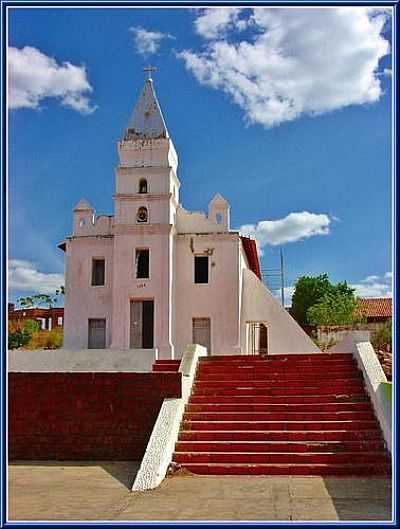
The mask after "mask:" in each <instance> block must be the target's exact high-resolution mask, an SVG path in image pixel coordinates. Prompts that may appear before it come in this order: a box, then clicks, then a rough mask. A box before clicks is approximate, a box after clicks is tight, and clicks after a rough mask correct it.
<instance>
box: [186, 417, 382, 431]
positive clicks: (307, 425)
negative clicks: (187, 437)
mask: <svg viewBox="0 0 400 529" xmlns="http://www.w3.org/2000/svg"><path fill="white" fill-rule="evenodd" d="M374 424H375V420H370V421H368V420H366V421H363V420H361V421H356V420H352V421H318V422H317V421H251V420H250V421H242V422H240V421H183V422H182V426H183V428H184V429H185V430H230V431H231V430H233V431H234V430H246V431H249V430H281V431H282V430H306V431H310V430H341V429H345V430H363V429H367V430H368V429H370V428H372V427H373V426H374Z"/></svg>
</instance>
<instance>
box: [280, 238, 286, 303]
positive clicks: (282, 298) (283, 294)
mask: <svg viewBox="0 0 400 529" xmlns="http://www.w3.org/2000/svg"><path fill="white" fill-rule="evenodd" d="M280 255H281V300H282V307H284V306H285V276H284V272H283V251H282V248H281V249H280Z"/></svg>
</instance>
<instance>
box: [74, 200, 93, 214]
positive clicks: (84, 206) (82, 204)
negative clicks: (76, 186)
mask: <svg viewBox="0 0 400 529" xmlns="http://www.w3.org/2000/svg"><path fill="white" fill-rule="evenodd" d="M92 209H93V208H92V206H91V205H90V204H89V202H87V201H86V200H85V199H84V198H81V199H80V201H79V202H78V203H77V205H76V206H75V207H74V211H89V210H92Z"/></svg>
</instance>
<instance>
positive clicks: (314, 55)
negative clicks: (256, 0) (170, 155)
mask: <svg viewBox="0 0 400 529" xmlns="http://www.w3.org/2000/svg"><path fill="white" fill-rule="evenodd" d="M249 13H250V14H249ZM239 14H240V16H241V17H242V18H239ZM388 17H389V14H388V12H387V11H386V12H377V10H376V9H375V10H371V9H368V8H365V7H348V6H346V7H341V8H335V9H332V8H311V9H301V8H278V9H271V8H262V9H254V10H252V11H251V10H247V9H246V10H242V11H240V10H230V9H219V10H207V11H206V12H205V13H204V12H201V13H200V16H198V17H197V19H196V20H195V28H196V31H197V32H198V33H200V34H201V35H203V36H204V37H206V38H207V39H210V40H208V41H207V43H206V45H205V48H204V50H203V51H192V50H183V51H182V52H180V53H178V54H177V55H178V57H179V58H181V59H182V60H183V61H184V63H185V66H186V68H187V69H188V70H190V71H191V72H192V73H193V75H194V76H195V77H196V79H197V80H198V81H199V82H200V83H201V84H203V85H207V86H210V87H212V88H214V89H219V90H222V91H224V92H225V93H227V94H228V95H229V96H230V97H231V98H232V100H233V101H234V103H236V104H237V105H239V106H240V107H241V108H242V109H243V110H244V113H245V118H246V120H247V122H249V123H260V124H262V125H264V126H265V127H272V126H275V125H279V124H280V123H283V122H285V121H290V120H293V119H296V118H298V117H300V116H301V115H304V114H307V115H316V114H321V113H324V112H329V111H332V110H336V109H340V108H343V107H346V106H349V105H359V104H365V103H372V102H374V101H377V100H378V99H379V98H380V96H381V95H382V88H381V81H380V77H379V75H378V66H379V60H380V59H381V58H382V57H384V56H385V55H387V54H388V53H389V43H388V41H387V40H386V39H385V38H384V37H383V35H382V31H383V27H384V25H385V23H386V21H387V20H388ZM237 21H239V22H240V23H239V26H238V23H237ZM244 25H248V26H250V25H251V28H252V31H251V36H248V35H247V40H246V39H244V38H243V39H242V40H240V38H241V36H240V34H238V31H240V30H241V29H243V27H242V26H244ZM227 31H228V32H230V33H229V35H228V36H226V32H227ZM221 37H223V38H222V39H221ZM225 37H226V38H225ZM228 37H229V38H228Z"/></svg>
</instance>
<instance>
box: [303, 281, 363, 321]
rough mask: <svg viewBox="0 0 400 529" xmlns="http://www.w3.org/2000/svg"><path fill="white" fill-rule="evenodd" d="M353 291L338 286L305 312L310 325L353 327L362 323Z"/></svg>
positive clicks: (340, 285) (361, 316) (341, 285)
mask: <svg viewBox="0 0 400 529" xmlns="http://www.w3.org/2000/svg"><path fill="white" fill-rule="evenodd" d="M363 318H364V317H363V315H362V314H361V313H360V312H359V311H357V298H356V297H355V296H354V291H353V290H352V289H349V288H348V287H347V285H346V286H343V284H339V285H337V286H336V287H335V289H334V290H333V291H332V292H329V293H327V294H325V295H324V296H323V297H322V298H321V299H320V300H319V301H318V302H317V303H316V304H315V305H313V306H312V307H310V308H309V309H308V310H307V321H308V323H310V324H311V325H355V324H357V323H361V322H362V321H363Z"/></svg>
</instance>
